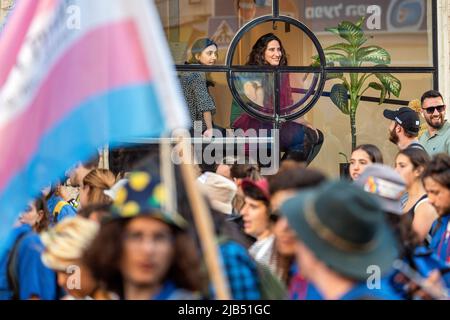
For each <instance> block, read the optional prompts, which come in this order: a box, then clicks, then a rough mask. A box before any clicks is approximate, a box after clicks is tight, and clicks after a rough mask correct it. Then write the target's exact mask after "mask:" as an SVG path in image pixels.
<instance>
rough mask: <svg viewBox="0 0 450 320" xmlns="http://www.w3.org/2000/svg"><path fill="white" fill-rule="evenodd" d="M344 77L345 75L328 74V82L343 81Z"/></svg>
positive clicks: (340, 73)
mask: <svg viewBox="0 0 450 320" xmlns="http://www.w3.org/2000/svg"><path fill="white" fill-rule="evenodd" d="M343 77H344V73H342V72H339V73H327V80H331V79H342V78H343Z"/></svg>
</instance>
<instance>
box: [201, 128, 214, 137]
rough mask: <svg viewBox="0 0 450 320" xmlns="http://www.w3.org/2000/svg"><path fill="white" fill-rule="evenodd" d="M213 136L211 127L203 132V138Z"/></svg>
mask: <svg viewBox="0 0 450 320" xmlns="http://www.w3.org/2000/svg"><path fill="white" fill-rule="evenodd" d="M212 136H213V129H207V130H206V131H205V132H203V137H205V138H211V137H212Z"/></svg>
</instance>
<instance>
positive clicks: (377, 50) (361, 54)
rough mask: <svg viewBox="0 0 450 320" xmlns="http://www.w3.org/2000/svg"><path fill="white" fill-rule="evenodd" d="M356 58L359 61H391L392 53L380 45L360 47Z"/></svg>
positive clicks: (379, 62)
mask: <svg viewBox="0 0 450 320" xmlns="http://www.w3.org/2000/svg"><path fill="white" fill-rule="evenodd" d="M356 59H357V60H358V61H359V62H372V63H376V64H389V63H391V55H390V54H389V53H388V52H387V51H386V50H385V49H383V48H381V47H378V46H368V47H363V48H360V49H359V50H358V51H357V52H356Z"/></svg>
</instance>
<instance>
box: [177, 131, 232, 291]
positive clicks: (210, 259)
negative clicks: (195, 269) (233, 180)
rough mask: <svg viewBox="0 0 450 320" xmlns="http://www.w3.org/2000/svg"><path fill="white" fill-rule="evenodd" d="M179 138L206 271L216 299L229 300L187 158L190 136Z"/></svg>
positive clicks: (208, 218)
mask: <svg viewBox="0 0 450 320" xmlns="http://www.w3.org/2000/svg"><path fill="white" fill-rule="evenodd" d="M179 138H180V141H181V142H180V143H181V146H182V155H181V158H182V162H181V173H182V176H183V180H184V185H185V189H186V192H187V195H188V198H189V202H190V204H191V208H192V215H193V217H194V221H195V225H196V228H197V231H198V235H199V238H200V243H201V245H202V248H203V253H204V256H205V262H206V267H207V269H208V272H209V275H210V278H211V281H212V284H213V286H214V288H215V289H216V296H217V299H218V300H230V299H231V296H230V290H229V286H228V281H227V280H226V278H225V273H224V271H223V269H222V265H221V261H222V259H221V257H220V255H219V250H218V246H217V242H216V241H215V239H216V237H215V235H214V231H213V230H214V228H213V222H212V219H211V214H210V212H209V210H208V207H207V206H206V203H205V200H204V199H203V197H202V196H201V195H200V192H199V190H198V186H196V185H195V181H196V176H195V173H194V168H193V166H192V162H191V161H192V159H189V158H188V155H190V154H191V152H190V151H189V148H190V147H191V145H190V143H189V138H190V136H189V135H188V134H187V132H186V133H183V134H181V135H180V136H179Z"/></svg>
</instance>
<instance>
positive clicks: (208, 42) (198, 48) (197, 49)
mask: <svg viewBox="0 0 450 320" xmlns="http://www.w3.org/2000/svg"><path fill="white" fill-rule="evenodd" d="M212 45H214V46H216V47H217V43H215V42H214V40H212V39H209V38H200V39H197V40H196V41H195V42H194V44H193V45H192V48H191V53H192V55H195V54H197V53H202V51H203V50H205V49H206V48H208V47H209V46H212Z"/></svg>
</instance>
